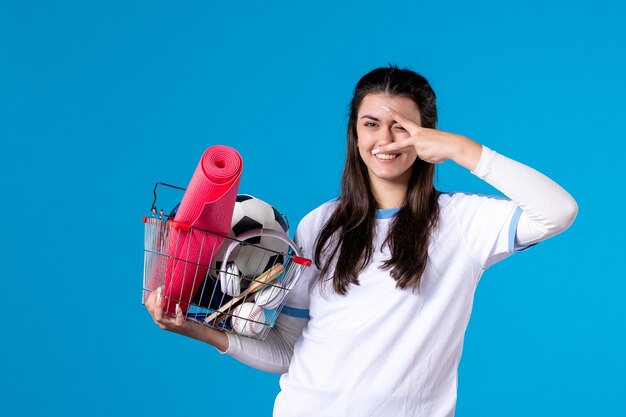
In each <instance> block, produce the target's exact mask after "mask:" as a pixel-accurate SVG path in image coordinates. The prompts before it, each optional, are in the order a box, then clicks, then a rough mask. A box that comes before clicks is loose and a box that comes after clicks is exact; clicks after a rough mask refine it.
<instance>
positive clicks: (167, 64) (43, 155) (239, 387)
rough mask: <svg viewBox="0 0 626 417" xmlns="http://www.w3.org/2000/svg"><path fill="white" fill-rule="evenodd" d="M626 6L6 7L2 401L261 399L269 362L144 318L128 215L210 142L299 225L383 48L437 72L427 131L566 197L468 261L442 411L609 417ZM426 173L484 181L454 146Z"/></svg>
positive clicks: (119, 406)
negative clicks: (489, 263) (253, 363)
mask: <svg viewBox="0 0 626 417" xmlns="http://www.w3.org/2000/svg"><path fill="white" fill-rule="evenodd" d="M624 20H626V10H625V7H624V6H623V5H620V4H618V2H616V1H612V2H611V1H595V2H591V1H587V2H580V1H547V2H546V1H538V0H532V1H528V2H516V3H511V2H496V1H481V2H475V3H473V4H470V3H468V2H463V1H443V2H417V1H415V2H409V1H404V2H396V3H383V2H379V1H376V2H374V1H351V2H336V1H335V2H327V1H318V2H310V3H300V4H298V3H297V2H286V1H283V2H245V1H244V2H232V3H229V2H214V3H211V2H208V1H205V2H195V1H187V2H164V1H138V2H128V1H124V2H121V1H106V2H103V1H91V2H78V1H74V2H70V1H59V2H37V1H32V2H19V3H18V2H9V1H4V2H2V4H1V5H0V141H1V148H0V149H1V151H0V173H1V178H2V189H1V190H0V196H1V198H2V206H1V209H2V213H3V219H4V221H3V227H2V233H1V235H2V238H1V239H0V257H1V259H2V262H1V266H2V269H1V270H0V276H1V281H2V283H3V287H2V288H3V291H2V293H1V294H0V297H1V298H0V299H1V300H2V308H1V309H0V312H1V313H2V317H3V323H4V325H3V331H2V333H3V334H2V337H1V338H0V349H1V352H0V353H1V355H0V397H2V398H1V401H0V404H2V407H3V410H2V414H3V415H9V416H14V415H20V416H21V415H50V416H84V415H91V416H105V415H119V416H126V415H147V414H148V413H149V414H150V415H152V416H171V415H207V416H213V415H218V413H219V414H223V413H228V415H233V416H235V415H270V413H271V409H272V405H273V401H274V397H275V395H276V394H277V392H278V390H279V387H278V376H277V375H271V374H265V373H262V372H260V371H256V370H254V369H251V368H247V367H246V366H244V365H242V364H240V363H238V362H236V361H235V360H233V359H231V358H230V357H227V356H220V355H219V354H218V353H217V352H216V351H215V350H214V349H213V348H211V347H210V346H208V345H203V344H202V343H200V342H197V341H194V340H189V339H186V338H183V337H180V336H178V335H175V334H172V333H168V332H164V331H161V330H159V329H158V327H156V326H155V325H154V324H153V323H152V321H151V319H150V317H149V315H148V313H147V311H146V310H145V308H144V307H143V306H142V305H141V303H140V296H141V292H140V288H141V276H142V268H143V230H142V227H143V224H142V223H141V217H142V216H143V215H144V214H146V213H147V211H148V209H149V208H150V203H151V201H152V194H151V192H152V187H153V185H154V183H155V182H156V181H165V182H170V183H173V184H179V185H183V186H184V185H186V184H187V182H188V180H189V178H190V176H191V174H192V172H193V170H194V168H195V166H196V164H197V161H198V159H199V157H200V155H201V154H202V152H203V150H204V149H205V148H207V147H208V146H210V145H213V144H226V145H230V146H232V147H234V148H236V149H238V150H239V151H240V153H241V154H242V156H243V158H244V164H245V168H244V174H243V177H242V180H241V185H240V188H239V190H240V192H242V193H250V194H254V195H256V196H258V197H260V198H262V199H264V200H266V201H269V202H271V203H273V204H274V205H275V206H277V207H278V208H279V209H280V210H281V211H283V212H284V213H285V214H287V216H288V217H289V219H290V221H291V224H292V226H293V229H295V225H297V223H298V221H299V220H300V219H301V218H302V217H303V216H304V215H305V214H306V213H307V212H308V211H310V210H311V209H313V208H314V207H316V206H317V205H319V204H320V203H322V202H324V201H327V200H329V199H331V198H333V197H335V196H336V195H337V192H338V185H339V175H340V172H341V169H342V165H343V155H344V152H345V144H344V140H345V139H344V138H345V126H346V108H347V104H348V101H349V99H350V95H351V91H352V89H353V87H354V84H355V83H356V81H357V80H358V79H359V77H361V76H362V75H363V74H365V73H366V72H367V71H369V70H371V69H373V68H374V67H377V66H384V65H386V64H387V63H388V62H392V63H396V64H398V65H400V66H403V67H409V68H411V69H413V70H415V71H418V72H420V73H422V74H423V75H425V76H426V77H427V78H428V79H429V80H430V81H431V83H432V85H433V87H434V88H435V91H436V92H437V95H438V104H439V110H440V124H439V128H440V129H442V130H447V131H451V132H455V133H460V134H464V135H466V136H469V137H471V138H473V139H474V140H476V141H477V142H479V143H483V144H485V145H487V146H489V147H491V148H492V149H494V150H496V151H498V152H500V153H502V154H504V155H506V156H509V157H511V158H513V159H516V160H519V161H520V162H523V163H526V164H528V165H530V166H532V167H534V168H536V169H538V170H540V171H541V172H543V173H545V174H546V175H548V176H550V177H551V178H553V179H554V180H555V181H557V182H558V183H559V184H561V185H562V186H563V187H565V188H566V189H567V190H568V191H569V192H570V193H571V194H572V195H573V196H574V197H575V198H576V200H577V201H578V204H579V215H578V218H577V220H576V222H575V223H574V225H573V226H572V227H571V228H570V229H569V230H568V231H566V232H565V233H564V234H562V235H559V236H556V237H554V238H552V239H550V240H548V241H546V242H543V243H542V244H540V245H538V246H537V247H536V248H533V249H531V250H529V251H528V252H525V253H521V254H517V255H515V256H513V257H512V258H509V259H507V260H506V261H503V262H502V263H500V264H497V265H495V266H494V267H493V268H491V269H490V270H489V271H487V272H486V274H485V275H484V276H483V278H482V281H481V283H480V285H479V288H478V291H477V294H476V299H475V303H474V311H473V315H472V319H471V321H470V325H469V328H468V331H467V334H466V339H465V349H464V353H463V359H462V361H461V366H460V369H459V398H458V406H457V416H459V417H464V416H531V415H532V416H554V415H568V416H587V415H602V416H617V415H622V414H621V413H623V410H622V409H621V408H618V407H619V406H621V405H623V401H621V400H619V398H622V396H623V392H624V388H625V383H624V379H623V375H624V374H625V372H626V362H625V360H624V352H625V351H626V342H625V337H624V335H625V334H626V332H625V326H624V321H625V319H626V314H625V312H624V307H623V306H624V302H623V294H624V291H625V290H626V285H625V283H624V282H625V280H624V273H623V270H622V260H623V258H622V256H623V254H622V250H623V248H624V244H623V234H624V231H625V230H624V222H623V221H622V220H621V217H620V216H622V209H623V207H624V192H623V190H624V185H623V182H622V180H623V179H624V174H623V172H622V169H623V166H624V162H623V159H624V151H625V147H624V141H625V140H626V136H625V134H624V123H623V117H624V116H623V115H624V114H625V112H626V106H625V104H624V97H625V96H626V83H625V81H624V74H626V64H625V59H624V43H623V40H624V39H625V38H626V33H625V32H626V30H625V29H624V25H623V22H624ZM312 172H315V175H311V173H312ZM436 185H437V186H438V188H440V189H442V190H445V191H476V192H486V193H497V191H496V190H494V189H493V188H491V187H490V186H489V185H488V184H486V183H483V182H482V181H480V180H479V179H477V178H475V177H474V176H472V175H471V174H470V173H469V172H468V171H467V170H465V169H464V168H461V167H459V166H456V165H455V164H454V163H453V162H450V161H448V162H446V163H444V164H442V165H441V166H439V168H438V176H437V184H436ZM611 218H615V219H616V220H615V221H612V220H610V219H611ZM293 229H292V233H293V231H294V230H293ZM619 242H622V243H619Z"/></svg>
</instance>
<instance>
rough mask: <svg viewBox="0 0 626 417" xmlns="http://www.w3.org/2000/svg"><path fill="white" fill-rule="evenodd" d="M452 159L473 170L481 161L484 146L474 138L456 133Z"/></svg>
mask: <svg viewBox="0 0 626 417" xmlns="http://www.w3.org/2000/svg"><path fill="white" fill-rule="evenodd" d="M453 149H454V151H453V155H452V158H451V159H452V160H453V161H454V162H456V163H457V164H459V165H461V166H462V167H464V168H467V169H468V170H470V171H473V170H474V169H476V167H477V166H478V163H479V162H480V157H481V155H482V152H483V146H482V145H481V144H480V143H478V142H475V141H473V140H472V139H470V138H468V137H466V136H461V135H456V136H455V138H454V139H453Z"/></svg>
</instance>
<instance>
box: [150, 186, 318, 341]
mask: <svg viewBox="0 0 626 417" xmlns="http://www.w3.org/2000/svg"><path fill="white" fill-rule="evenodd" d="M159 184H162V183H157V186H158V185H159ZM163 185H167V184H163ZM157 186H155V201H154V202H153V205H152V210H151V211H152V215H151V216H146V217H144V218H143V222H144V226H145V227H144V230H145V235H144V236H145V237H144V273H143V292H142V303H144V304H145V302H146V300H147V298H148V296H149V295H150V293H151V292H152V291H155V290H157V288H159V287H161V288H162V298H163V313H164V314H165V315H169V316H174V315H175V314H176V305H180V308H181V313H182V314H183V316H184V318H185V319H186V320H191V321H195V322H198V323H202V324H204V325H206V326H210V327H213V328H216V329H220V330H224V331H228V332H232V333H235V334H239V335H242V336H247V337H251V338H254V339H259V340H264V339H265V338H266V336H267V334H268V332H269V330H270V329H271V328H272V327H273V326H274V323H275V321H276V319H277V317H278V315H279V314H280V312H281V310H282V308H283V306H284V301H285V298H286V295H287V294H288V292H289V291H290V290H291V289H292V288H293V286H294V285H295V283H296V282H297V280H298V277H299V276H300V274H301V273H302V271H303V270H304V268H306V267H308V266H310V265H311V261H310V260H309V259H306V258H303V257H301V256H300V255H301V254H300V250H299V248H298V247H297V246H296V245H295V244H294V243H293V242H292V241H291V240H290V239H289V237H288V236H286V234H282V233H278V232H276V231H274V230H269V229H255V230H250V231H247V232H245V233H243V234H241V235H239V236H237V238H233V237H231V236H224V235H221V234H217V233H214V232H211V231H208V230H201V229H197V228H194V227H191V226H189V225H187V224H184V223H181V222H177V221H175V220H174V219H173V216H172V215H169V216H166V215H165V214H164V213H163V211H162V210H161V211H160V212H159V213H157V211H156V188H157ZM174 188H178V189H181V188H180V187H174ZM258 238H262V239H279V240H281V241H282V242H284V243H285V244H286V245H287V246H288V247H289V250H288V251H286V252H279V251H275V250H272V249H269V248H267V247H264V246H263V245H261V244H258V243H252V242H257V241H258V240H259V239H258ZM261 241H263V240H261ZM191 245H194V247H195V250H190V248H191ZM198 248H199V250H198ZM244 248H245V249H244ZM198 253H200V255H201V256H200V255H198ZM202 259H204V260H206V259H210V260H211V261H210V262H202V261H201V260H202ZM242 264H245V265H246V271H248V275H242V274H241V273H240V272H239V269H238V267H237V265H242ZM251 270H252V271H254V273H252V274H250V273H249V272H250V271H251ZM181 277H182V280H181Z"/></svg>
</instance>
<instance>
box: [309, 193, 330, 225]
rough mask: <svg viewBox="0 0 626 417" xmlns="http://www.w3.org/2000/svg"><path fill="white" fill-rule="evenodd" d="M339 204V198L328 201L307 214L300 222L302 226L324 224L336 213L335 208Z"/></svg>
mask: <svg viewBox="0 0 626 417" xmlns="http://www.w3.org/2000/svg"><path fill="white" fill-rule="evenodd" d="M338 204H339V197H336V198H333V199H332V200H328V201H326V202H324V203H322V204H320V205H319V206H317V207H316V208H314V209H313V210H311V211H310V212H309V213H307V214H306V215H305V216H304V217H303V218H302V220H300V224H301V225H302V224H311V225H315V224H319V223H323V222H325V221H326V219H328V217H330V215H331V214H332V213H333V212H334V211H335V208H336V207H337V205H338Z"/></svg>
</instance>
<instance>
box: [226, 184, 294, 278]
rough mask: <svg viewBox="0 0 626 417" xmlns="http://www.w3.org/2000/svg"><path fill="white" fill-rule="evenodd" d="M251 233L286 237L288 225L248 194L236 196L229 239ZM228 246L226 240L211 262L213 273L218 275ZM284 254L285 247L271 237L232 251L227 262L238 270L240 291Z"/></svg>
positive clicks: (272, 209) (262, 202)
mask: <svg viewBox="0 0 626 417" xmlns="http://www.w3.org/2000/svg"><path fill="white" fill-rule="evenodd" d="M254 229H270V230H274V231H276V232H279V233H284V234H285V235H286V236H288V234H289V223H288V221H287V218H286V217H285V216H284V215H282V214H281V213H280V212H279V211H278V210H276V208H274V207H273V206H271V205H270V204H268V203H266V202H265V201H263V200H261V199H259V198H256V197H254V196H251V195H248V194H239V195H238V196H237V199H236V202H235V208H234V210H233V219H232V223H231V232H230V234H229V237H231V238H234V239H237V238H238V236H241V234H242V233H244V232H247V231H249V230H254ZM231 242H232V241H231V240H229V239H227V240H225V241H224V243H223V244H222V247H221V248H220V250H219V252H218V254H217V256H216V258H215V262H214V263H215V271H219V269H220V266H221V263H222V262H223V261H224V255H225V252H226V248H227V246H228V245H229V244H230V243H231ZM288 250H289V245H288V244H286V243H285V242H282V241H281V240H279V239H276V238H274V237H271V236H260V237H254V238H250V239H247V240H245V241H244V243H242V244H239V245H238V246H237V247H235V249H234V250H233V251H232V252H231V254H230V256H229V259H228V260H227V261H228V262H233V263H234V264H235V265H236V266H237V268H238V269H239V272H240V274H241V276H242V278H243V279H242V283H241V288H242V289H244V288H246V287H247V285H248V284H249V282H250V279H252V278H254V277H255V276H258V275H260V274H262V273H263V272H265V271H266V270H268V269H269V268H271V267H272V265H274V264H275V263H278V262H280V263H282V262H284V259H283V256H282V255H280V253H287V251H288ZM272 251H273V252H272ZM275 252H279V253H275Z"/></svg>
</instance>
